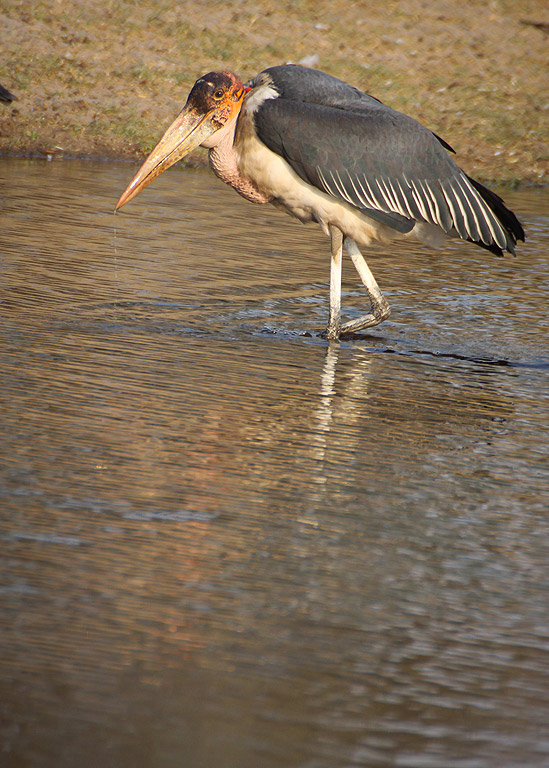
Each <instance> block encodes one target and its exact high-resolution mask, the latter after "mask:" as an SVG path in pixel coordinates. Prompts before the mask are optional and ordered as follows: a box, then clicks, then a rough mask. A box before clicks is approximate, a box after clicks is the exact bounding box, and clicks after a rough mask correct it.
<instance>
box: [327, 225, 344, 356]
mask: <svg viewBox="0 0 549 768" xmlns="http://www.w3.org/2000/svg"><path fill="white" fill-rule="evenodd" d="M328 229H329V230H330V237H331V241H332V242H331V251H332V258H331V261H330V319H329V320H328V327H327V328H326V332H325V334H324V335H325V336H326V338H327V339H328V340H329V341H333V340H334V339H339V333H340V331H341V262H342V253H343V234H342V233H341V230H339V229H338V228H337V227H334V226H333V224H330V225H329V226H328Z"/></svg>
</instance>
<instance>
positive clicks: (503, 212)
mask: <svg viewBox="0 0 549 768" xmlns="http://www.w3.org/2000/svg"><path fill="white" fill-rule="evenodd" d="M465 175H466V176H467V174H465ZM467 178H468V179H469V181H470V182H471V184H472V185H473V187H474V188H475V189H476V191H477V192H478V193H479V195H480V196H481V197H482V199H483V200H484V202H485V203H486V204H487V205H488V206H489V207H490V209H491V210H492V211H493V212H494V214H495V215H496V216H497V218H498V219H499V221H500V223H501V225H502V226H503V228H504V229H505V231H506V233H507V241H508V242H507V250H508V251H509V253H511V254H512V255H513V256H515V255H516V254H515V248H514V246H515V245H516V244H517V241H518V240H521V241H522V242H524V241H525V240H526V235H525V234H524V228H523V226H522V224H521V223H520V221H519V220H518V218H517V217H516V216H515V214H514V213H513V211H512V210H511V209H510V208H507V206H506V205H505V203H504V201H503V199H502V198H501V197H500V196H499V195H496V193H495V192H492V190H491V189H488V188H487V187H485V186H484V185H483V184H481V183H480V182H479V181H476V180H475V179H472V178H471V177H470V176H467ZM479 245H481V243H479ZM483 247H485V248H487V249H488V250H489V251H492V253H495V254H496V255H497V256H502V255H503V252H502V250H501V248H499V247H498V246H495V245H494V246H484V245H483ZM496 248H497V250H495V249H496Z"/></svg>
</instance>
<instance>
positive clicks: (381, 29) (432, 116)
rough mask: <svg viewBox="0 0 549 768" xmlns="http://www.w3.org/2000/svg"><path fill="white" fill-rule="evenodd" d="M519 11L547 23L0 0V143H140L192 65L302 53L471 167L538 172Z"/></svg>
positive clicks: (180, 95) (539, 57) (473, 9)
mask: <svg viewBox="0 0 549 768" xmlns="http://www.w3.org/2000/svg"><path fill="white" fill-rule="evenodd" d="M525 22H527V23H525ZM530 22H534V23H539V22H542V23H549V11H548V10H547V4H546V3H545V2H543V0H521V2H517V1H516V0H489V1H488V0H482V1H481V0H473V1H472V2H464V3H461V4H459V5H458V4H456V3H455V2H454V0H450V1H449V2H444V1H443V2H439V1H435V0H408V1H407V2H395V1H391V0H384V2H379V1H378V0H373V1H371V2H368V3H366V2H354V3H353V2H349V0H345V1H344V2H341V1H340V0H333V1H332V2H327V1H325V0H314V1H312V0H295V1H294V2H282V3H275V2H272V1H271V0H258V2H254V3H251V2H243V1H242V2H238V0H233V2H226V1H225V0H220V1H219V2H215V1H214V2H211V1H210V2H203V1H202V0H197V1H196V2H193V3H190V2H181V3H177V2H170V3H168V2H163V1H162V0H156V2H152V1H150V0H145V1H144V2H135V3H132V2H110V1H109V0H103V1H100V0H86V2H83V1H82V0H75V1H74V2H71V3H69V2H65V1H64V0H58V1H57V2H55V0H53V1H52V0H50V1H49V2H40V0H37V1H36V2H34V3H32V4H30V5H29V4H28V3H25V2H21V0H3V2H2V5H1V7H0V35H1V37H2V46H1V49H0V50H1V58H0V82H1V83H2V84H3V85H5V86H6V87H7V88H9V89H10V90H11V91H12V92H14V93H15V94H16V95H17V97H18V99H17V101H15V102H13V104H12V105H11V106H5V105H0V152H1V153H10V154H25V155H28V154H47V153H49V154H55V155H86V156H103V157H105V156H107V157H135V158H137V157H141V156H142V155H143V154H144V153H146V152H147V151H148V150H150V148H151V147H152V146H153V144H154V143H155V142H156V140H157V138H158V137H159V135H160V134H161V133H162V131H163V129H164V128H165V126H166V125H167V123H168V122H170V121H171V119H172V118H173V117H174V116H175V113H176V112H177V111H178V110H179V109H180V107H181V106H182V104H183V103H184V101H185V98H186V94H187V92H188V90H189V88H190V87H191V85H192V83H193V82H194V80H195V79H196V78H197V77H198V76H199V75H201V74H203V73H204V72H208V71H210V70H212V69H232V70H233V71H235V72H237V73H238V74H239V75H240V76H241V77H242V78H248V77H250V76H252V75H254V74H255V73H256V72H258V71H260V70H261V69H262V68H264V67H265V66H269V65H272V64H277V63H283V62H286V61H294V62H297V61H300V60H301V59H303V58H304V57H307V56H311V55H316V56H318V63H317V64H316V66H317V67H318V68H320V69H323V70H325V71H328V72H330V73H332V74H334V75H336V76H338V77H342V78H344V79H345V80H348V81H349V82H352V83H353V84H355V85H357V86H359V87H360V88H362V89H364V90H366V91H368V92H369V93H372V94H373V95H375V96H377V97H378V98H379V99H381V100H382V101H384V102H385V103H387V104H389V105H390V106H393V107H395V108H396V109H399V110H402V111H404V112H407V113H408V114H411V115H413V116H414V117H416V118H417V119H419V120H420V121H421V122H423V123H424V124H425V125H427V126H428V127H430V128H431V129H432V130H434V131H435V132H436V133H438V134H439V135H441V136H443V137H444V138H445V139H446V140H447V141H448V142H449V143H450V144H452V145H453V146H454V148H455V149H456V150H457V152H458V162H460V164H461V165H462V166H463V167H464V168H465V170H467V171H468V172H470V173H473V174H475V175H476V176H477V177H479V178H481V179H484V180H492V181H494V180H495V181H498V182H503V183H518V182H533V183H547V181H548V176H547V168H548V159H547V117H548V115H549V109H548V95H549V94H548V82H547V81H548V78H547V71H548V70H547V65H548V63H549V62H548V48H549V38H548V36H547V34H546V32H545V31H544V29H543V28H540V27H539V26H533V25H532V23H530ZM203 154H204V153H202V155H203ZM202 155H195V156H194V158H191V162H192V161H194V162H196V161H198V160H199V157H201V156H202Z"/></svg>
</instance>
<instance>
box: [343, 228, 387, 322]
mask: <svg viewBox="0 0 549 768" xmlns="http://www.w3.org/2000/svg"><path fill="white" fill-rule="evenodd" d="M332 243H333V240H332ZM345 248H346V249H347V253H348V254H349V256H350V257H351V259H352V260H353V264H354V265H355V269H356V271H357V272H358V274H359V275H360V279H361V280H362V282H363V284H364V287H365V288H366V291H367V292H368V296H369V297H370V303H371V312H369V313H368V314H367V315H362V316H361V317H357V318H356V320H349V321H348V322H347V323H343V325H341V324H340V332H341V333H353V332H354V331H361V330H362V329H363V328H371V327H372V326H374V325H378V324H379V323H381V322H382V321H383V320H385V319H386V318H388V317H389V315H390V314H391V308H390V307H389V303H388V302H387V300H386V299H385V297H384V296H383V294H382V293H381V291H380V289H379V285H378V284H377V283H376V280H375V277H374V276H373V274H372V272H371V271H370V268H369V266H368V265H367V264H366V261H365V259H364V256H363V255H362V254H361V252H360V251H359V249H358V245H357V244H356V243H355V241H354V240H351V238H350V237H346V238H345ZM332 259H333V256H332ZM340 286H341V275H340ZM340 290H341V288H340Z"/></svg>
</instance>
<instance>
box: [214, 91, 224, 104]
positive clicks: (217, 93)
mask: <svg viewBox="0 0 549 768" xmlns="http://www.w3.org/2000/svg"><path fill="white" fill-rule="evenodd" d="M224 95H225V94H224V92H223V89H222V88H218V89H217V91H215V93H214V99H215V100H216V101H219V99H222V98H223V96H224Z"/></svg>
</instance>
